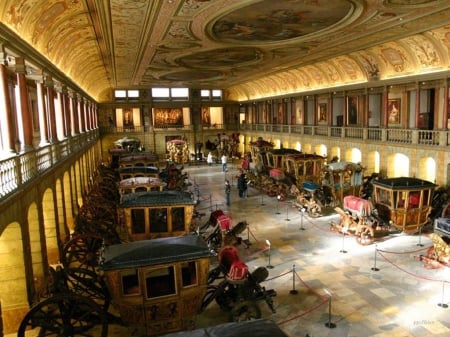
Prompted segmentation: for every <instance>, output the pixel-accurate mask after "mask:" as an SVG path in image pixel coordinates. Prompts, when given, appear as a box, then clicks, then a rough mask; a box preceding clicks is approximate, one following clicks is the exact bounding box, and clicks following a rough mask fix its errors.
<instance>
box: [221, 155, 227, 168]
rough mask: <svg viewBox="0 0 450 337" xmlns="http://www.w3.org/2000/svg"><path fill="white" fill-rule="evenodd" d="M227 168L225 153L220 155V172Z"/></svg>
mask: <svg viewBox="0 0 450 337" xmlns="http://www.w3.org/2000/svg"><path fill="white" fill-rule="evenodd" d="M226 171H228V170H227V156H226V155H225V153H224V154H223V155H222V172H226Z"/></svg>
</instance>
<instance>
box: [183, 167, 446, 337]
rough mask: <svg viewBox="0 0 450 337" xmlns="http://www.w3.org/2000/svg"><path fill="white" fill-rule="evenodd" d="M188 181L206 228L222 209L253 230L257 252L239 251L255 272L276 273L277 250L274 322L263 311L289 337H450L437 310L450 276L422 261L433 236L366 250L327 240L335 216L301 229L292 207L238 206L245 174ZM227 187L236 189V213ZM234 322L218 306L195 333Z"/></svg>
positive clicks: (198, 172)
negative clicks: (196, 194) (241, 178)
mask: <svg viewBox="0 0 450 337" xmlns="http://www.w3.org/2000/svg"><path fill="white" fill-rule="evenodd" d="M187 172H188V173H189V178H190V180H191V181H193V182H195V183H196V184H197V185H198V187H199V190H200V199H201V202H200V204H199V205H198V209H199V211H201V212H204V213H206V214H207V215H206V216H205V217H204V219H205V221H206V219H207V216H208V215H209V212H210V211H211V210H215V209H217V208H219V209H222V210H223V211H224V212H225V213H226V214H227V215H228V216H229V217H230V218H231V219H232V222H233V224H236V223H237V222H239V221H242V220H246V221H247V222H248V223H249V225H250V226H249V228H250V230H249V232H247V233H244V235H243V237H244V238H249V239H250V242H251V243H252V245H251V246H250V247H249V248H244V247H241V249H240V251H241V258H242V259H243V260H244V261H245V262H246V263H247V264H248V265H249V267H250V269H253V268H256V267H258V266H267V265H268V264H269V250H268V247H267V243H266V240H269V242H270V244H271V247H270V264H271V265H272V266H273V267H274V268H273V269H270V275H269V278H268V280H266V281H265V282H264V284H263V285H264V286H265V287H266V289H275V290H276V292H277V296H276V297H275V308H276V313H274V314H273V313H272V312H271V311H270V310H269V309H268V308H267V306H266V304H265V303H263V302H261V303H260V307H261V309H262V311H263V317H264V318H269V319H272V320H274V321H275V322H277V323H278V325H279V326H280V327H281V328H282V329H283V331H285V332H286V333H287V334H288V335H289V336H292V337H296V336H302V337H303V336H307V335H309V336H311V337H325V336H334V337H368V336H374V337H375V336H376V337H384V336H395V337H407V336H414V337H422V336H423V337H425V336H439V337H443V336H450V308H443V307H441V306H439V305H438V304H442V303H444V304H448V303H449V302H450V284H449V283H448V282H450V270H449V269H448V268H441V269H426V268H424V265H423V263H422V262H421V261H420V260H419V259H418V258H417V257H418V256H420V255H421V254H426V250H427V249H428V248H429V247H431V246H432V243H431V240H430V239H429V238H428V237H427V236H426V234H423V235H420V236H419V235H403V234H396V235H390V236H387V237H384V238H381V239H380V240H377V241H376V243H375V244H372V245H370V246H360V245H358V244H357V242H356V240H355V238H354V237H352V236H345V237H344V236H343V235H342V234H338V233H336V232H331V231H330V230H329V228H330V223H331V221H338V219H339V217H338V216H337V215H336V214H333V213H331V214H330V215H327V216H323V217H320V218H309V217H308V216H306V215H305V216H304V217H303V224H302V217H301V213H300V212H298V210H297V209H296V208H293V207H292V204H291V202H290V201H289V200H287V201H286V202H278V201H277V200H276V199H275V198H269V197H268V196H267V195H264V194H262V193H261V192H260V191H258V190H256V189H254V188H251V187H250V189H249V193H248V195H249V196H248V198H247V199H240V198H239V197H238V193H237V188H236V176H237V174H238V165H236V166H231V167H229V171H228V172H226V173H222V171H221V167H220V166H215V167H191V168H187ZM224 179H229V180H230V182H232V185H233V189H232V195H231V205H230V206H229V207H227V206H225V194H224V187H223V184H224ZM277 213H279V214H277ZM301 228H304V230H302V229H301ZM421 245H423V246H421ZM343 251H345V253H344V252H343ZM373 269H377V270H373ZM292 290H295V292H297V294H292ZM226 319H227V316H226V315H225V314H224V313H223V312H221V310H220V309H219V308H218V307H217V305H214V304H213V305H211V306H210V307H208V308H207V309H206V311H205V312H204V313H203V314H202V315H199V317H198V319H197V326H198V327H203V326H207V325H213V324H219V323H224V322H226ZM328 323H332V324H328ZM330 325H333V326H335V327H334V328H329V327H328V326H330Z"/></svg>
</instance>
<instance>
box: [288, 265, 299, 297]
mask: <svg viewBox="0 0 450 337" xmlns="http://www.w3.org/2000/svg"><path fill="white" fill-rule="evenodd" d="M289 294H291V295H297V294H298V291H297V290H295V264H294V265H292V290H291V291H290V292H289Z"/></svg>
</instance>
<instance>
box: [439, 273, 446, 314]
mask: <svg viewBox="0 0 450 337" xmlns="http://www.w3.org/2000/svg"><path fill="white" fill-rule="evenodd" d="M444 287H445V282H444V280H442V301H441V303H438V306H439V307H441V308H444V309H445V308H448V304H447V303H444Z"/></svg>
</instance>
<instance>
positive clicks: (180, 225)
mask: <svg viewBox="0 0 450 337" xmlns="http://www.w3.org/2000/svg"><path fill="white" fill-rule="evenodd" d="M172 231H174V232H175V231H184V207H173V208H172Z"/></svg>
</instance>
